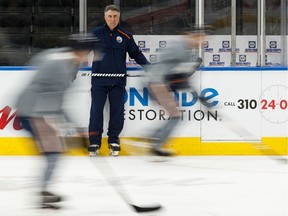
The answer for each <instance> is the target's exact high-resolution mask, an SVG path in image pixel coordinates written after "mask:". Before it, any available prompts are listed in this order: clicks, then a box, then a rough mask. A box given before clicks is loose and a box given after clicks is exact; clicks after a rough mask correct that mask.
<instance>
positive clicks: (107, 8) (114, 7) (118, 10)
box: [104, 4, 120, 13]
mask: <svg viewBox="0 0 288 216" xmlns="http://www.w3.org/2000/svg"><path fill="white" fill-rule="evenodd" d="M109 10H112V11H117V12H118V13H120V9H119V8H118V7H117V6H116V5H113V4H111V5H107V6H106V7H105V9H104V13H106V12H107V11H109Z"/></svg>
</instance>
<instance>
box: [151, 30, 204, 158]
mask: <svg viewBox="0 0 288 216" xmlns="http://www.w3.org/2000/svg"><path fill="white" fill-rule="evenodd" d="M205 34H206V31H205V29H204V28H189V29H186V30H185V35H183V37H182V38H181V39H178V40H171V41H168V42H167V44H168V45H167V48H165V50H164V51H162V53H161V54H160V56H159V59H160V61H159V62H157V63H155V64H152V65H151V66H150V68H149V70H148V74H149V75H148V77H149V81H148V89H149V93H150V95H151V96H152V98H153V99H155V100H156V101H157V103H158V104H159V105H160V106H161V107H163V108H164V109H165V110H166V111H167V112H168V114H169V117H170V118H169V120H167V122H165V124H164V125H161V126H160V127H159V128H158V129H156V130H155V131H153V132H152V133H150V135H148V139H147V141H148V142H149V143H150V144H151V153H152V154H154V155H159V156H170V155H173V152H172V151H171V150H168V149H165V148H163V146H164V145H165V144H166V143H167V140H168V139H169V136H170V134H171V133H172V132H173V130H174V129H175V128H176V126H177V125H178V124H179V122H180V116H181V113H180V111H179V109H178V107H177V106H178V105H177V102H176V101H175V98H174V96H173V94H172V92H174V91H178V90H182V91H184V90H190V91H191V86H190V83H189V78H190V77H191V76H192V75H193V73H194V72H195V71H197V69H198V68H199V67H200V66H201V64H202V59H201V58H200V57H199V55H198V50H199V47H200V46H201V45H202V42H203V39H204V36H205Z"/></svg>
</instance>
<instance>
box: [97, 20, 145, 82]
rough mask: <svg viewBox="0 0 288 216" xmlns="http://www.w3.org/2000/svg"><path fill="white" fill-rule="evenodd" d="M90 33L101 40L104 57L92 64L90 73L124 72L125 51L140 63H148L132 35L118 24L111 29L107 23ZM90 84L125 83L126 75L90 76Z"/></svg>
mask: <svg viewBox="0 0 288 216" xmlns="http://www.w3.org/2000/svg"><path fill="white" fill-rule="evenodd" d="M92 33H93V34H94V35H95V36H96V37H98V38H99V39H100V40H101V41H102V50H103V53H104V57H103V59H102V60H101V61H95V62H93V65H92V73H117V74H118V73H121V74H126V70H127V69H126V53H127V52H128V54H129V56H130V57H131V58H132V59H135V61H136V62H137V63H138V64H140V65H145V64H150V63H149V62H148V61H147V59H146V58H145V56H144V55H143V53H142V52H141V51H140V49H139V47H138V46H137V45H136V43H135V41H134V39H133V35H132V34H131V33H129V32H127V31H126V30H125V29H123V28H121V27H120V26H119V25H118V26H117V27H116V28H115V29H113V31H111V30H110V29H109V27H108V26H107V24H105V25H102V26H100V27H97V28H95V29H93V30H92ZM92 85H96V86H110V85H118V86H122V87H124V86H125V85H126V77H92Z"/></svg>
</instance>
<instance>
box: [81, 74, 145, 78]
mask: <svg viewBox="0 0 288 216" xmlns="http://www.w3.org/2000/svg"><path fill="white" fill-rule="evenodd" d="M78 76H84V77H111V78H112V77H145V75H141V74H122V73H118V74H116V73H78Z"/></svg>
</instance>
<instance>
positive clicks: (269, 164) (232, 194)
mask: <svg viewBox="0 0 288 216" xmlns="http://www.w3.org/2000/svg"><path fill="white" fill-rule="evenodd" d="M153 160H154V158H151V157H118V158H110V157H106V158H103V157H102V158H89V157H67V156H64V157H63V158H62V160H61V161H60V164H59V166H58V169H57V172H56V173H55V176H54V181H53V184H51V191H53V192H55V193H58V194H61V195H63V196H64V197H65V201H64V202H62V203H61V206H62V207H63V209H62V210H58V211H51V210H39V209H37V208H35V206H36V204H37V201H38V199H37V192H38V185H39V178H40V176H41V169H42V167H43V165H44V160H43V158H42V157H35V156H34V157H26V156H25V157H0V216H34V215H57V216H124V215H125V216H127V215H129V216H130V215H131V216H133V215H138V214H137V213H135V212H134V211H133V210H132V209H131V208H130V207H129V206H128V205H126V203H125V202H124V201H123V199H122V198H121V196H119V195H118V194H117V192H116V190H115V188H114V187H113V186H111V184H109V183H108V182H107V179H106V178H105V176H106V177H108V179H109V180H113V181H118V182H120V186H121V188H122V189H124V191H122V192H121V193H124V194H125V195H129V196H130V198H131V200H133V203H134V204H136V205H138V206H147V205H153V204H157V203H159V204H161V205H162V206H163V210H161V211H159V212H154V213H146V214H144V215H149V216H164V215H165V216H288V167H287V164H286V165H284V164H279V163H278V162H276V161H274V160H272V159H271V158H268V157H265V156H262V157H175V158H171V159H169V160H168V161H166V162H152V161H153ZM113 184H114V183H113ZM116 188H118V186H116ZM118 189H119V188H118Z"/></svg>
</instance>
